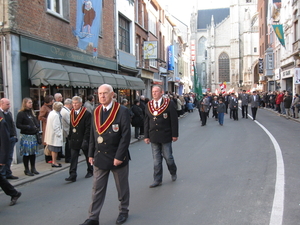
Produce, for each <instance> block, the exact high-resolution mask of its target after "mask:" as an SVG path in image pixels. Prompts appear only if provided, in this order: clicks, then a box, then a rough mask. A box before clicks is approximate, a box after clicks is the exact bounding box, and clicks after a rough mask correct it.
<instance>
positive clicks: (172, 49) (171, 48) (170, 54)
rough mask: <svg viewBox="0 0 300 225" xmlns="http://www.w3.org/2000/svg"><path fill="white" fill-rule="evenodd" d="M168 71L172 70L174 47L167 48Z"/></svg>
mask: <svg viewBox="0 0 300 225" xmlns="http://www.w3.org/2000/svg"><path fill="white" fill-rule="evenodd" d="M168 70H174V45H170V46H169V47H168Z"/></svg>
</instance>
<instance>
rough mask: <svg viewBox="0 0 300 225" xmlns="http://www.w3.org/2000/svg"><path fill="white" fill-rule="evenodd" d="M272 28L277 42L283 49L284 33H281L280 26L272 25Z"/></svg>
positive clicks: (281, 28)
mask: <svg viewBox="0 0 300 225" xmlns="http://www.w3.org/2000/svg"><path fill="white" fill-rule="evenodd" d="M272 26H273V29H274V32H275V34H276V36H277V38H278V40H279V41H280V43H281V44H282V46H283V47H285V42H284V33H283V27H282V24H278V25H272Z"/></svg>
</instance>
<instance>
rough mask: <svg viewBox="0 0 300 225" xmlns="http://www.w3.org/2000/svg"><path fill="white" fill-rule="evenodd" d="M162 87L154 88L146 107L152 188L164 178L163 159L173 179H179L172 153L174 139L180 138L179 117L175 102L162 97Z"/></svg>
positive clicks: (145, 132)
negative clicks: (152, 164) (152, 166)
mask: <svg viewBox="0 0 300 225" xmlns="http://www.w3.org/2000/svg"><path fill="white" fill-rule="evenodd" d="M162 94H163V91H162V88H161V87H160V86H158V85H155V86H153V88H152V97H153V100H151V101H149V102H148V104H147V106H146V109H145V121H144V122H145V123H144V134H145V136H144V137H145V139H144V141H145V143H146V144H149V143H150V142H151V147H152V155H153V160H154V182H153V184H151V185H150V188H154V187H157V186H160V185H161V183H162V178H163V167H162V160H163V158H164V159H165V160H166V163H167V166H168V169H169V171H170V174H171V179H172V181H175V180H176V179H177V175H176V172H177V167H176V164H175V160H174V157H173V153H172V141H177V139H178V118H177V110H176V106H175V103H174V102H173V101H170V99H168V98H163V97H162Z"/></svg>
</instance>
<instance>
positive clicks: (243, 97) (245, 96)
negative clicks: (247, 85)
mask: <svg viewBox="0 0 300 225" xmlns="http://www.w3.org/2000/svg"><path fill="white" fill-rule="evenodd" d="M240 99H241V100H242V116H243V118H245V117H246V119H248V104H249V95H248V94H247V93H246V90H243V92H242V94H241V95H240Z"/></svg>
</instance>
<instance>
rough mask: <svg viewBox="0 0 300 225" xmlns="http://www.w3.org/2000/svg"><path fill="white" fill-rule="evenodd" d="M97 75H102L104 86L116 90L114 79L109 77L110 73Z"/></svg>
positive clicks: (116, 85)
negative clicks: (109, 86) (107, 85)
mask: <svg viewBox="0 0 300 225" xmlns="http://www.w3.org/2000/svg"><path fill="white" fill-rule="evenodd" d="M99 73H100V74H101V75H102V77H103V80H104V83H105V84H110V85H111V86H112V87H113V88H118V84H117V81H116V79H115V77H113V76H112V75H111V73H106V72H102V71H99Z"/></svg>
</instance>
